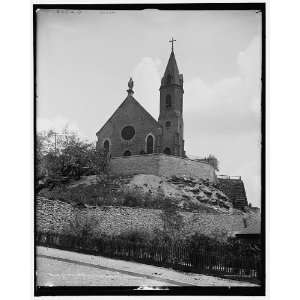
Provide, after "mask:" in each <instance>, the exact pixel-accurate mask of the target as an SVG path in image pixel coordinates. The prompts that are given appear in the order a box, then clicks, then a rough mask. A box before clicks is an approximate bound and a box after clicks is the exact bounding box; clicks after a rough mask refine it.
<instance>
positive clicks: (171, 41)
mask: <svg viewBox="0 0 300 300" xmlns="http://www.w3.org/2000/svg"><path fill="white" fill-rule="evenodd" d="M174 42H176V40H174V39H173V38H172V39H171V40H170V41H169V43H172V52H173V49H174V45H173V44H174Z"/></svg>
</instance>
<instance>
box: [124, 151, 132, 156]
mask: <svg viewBox="0 0 300 300" xmlns="http://www.w3.org/2000/svg"><path fill="white" fill-rule="evenodd" d="M123 155H124V156H131V152H130V151H129V150H126V151H125V152H124V154H123Z"/></svg>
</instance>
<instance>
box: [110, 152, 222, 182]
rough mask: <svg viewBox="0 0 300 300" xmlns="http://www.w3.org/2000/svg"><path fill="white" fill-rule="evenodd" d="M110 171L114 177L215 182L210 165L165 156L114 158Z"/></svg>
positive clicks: (213, 172)
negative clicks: (180, 177) (182, 177)
mask: <svg viewBox="0 0 300 300" xmlns="http://www.w3.org/2000/svg"><path fill="white" fill-rule="evenodd" d="M111 171H112V173H113V174H116V175H133V174H153V175H158V176H166V177H171V176H172V175H177V176H188V177H190V176H191V177H194V178H200V179H209V180H210V181H212V182H215V181H216V175H215V171H214V168H213V167H212V166H211V165H209V164H207V163H202V162H197V161H193V160H190V159H187V158H181V157H175V156H170V155H165V154H152V155H136V156H129V157H115V158H112V160H111Z"/></svg>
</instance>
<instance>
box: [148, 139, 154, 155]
mask: <svg viewBox="0 0 300 300" xmlns="http://www.w3.org/2000/svg"><path fill="white" fill-rule="evenodd" d="M146 143H147V153H148V154H151V153H153V148H154V147H153V146H154V140H153V136H152V135H149V136H148V137H147V142H146Z"/></svg>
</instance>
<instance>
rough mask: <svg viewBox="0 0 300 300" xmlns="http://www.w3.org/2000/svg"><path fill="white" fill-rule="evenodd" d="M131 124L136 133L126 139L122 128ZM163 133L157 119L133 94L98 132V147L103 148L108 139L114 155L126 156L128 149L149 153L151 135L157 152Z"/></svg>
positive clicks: (110, 150) (135, 152)
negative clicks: (148, 143)
mask: <svg viewBox="0 0 300 300" xmlns="http://www.w3.org/2000/svg"><path fill="white" fill-rule="evenodd" d="M129 126H132V128H134V135H133V137H132V138H130V139H126V136H125V138H124V137H123V136H122V129H123V128H125V127H129ZM161 133H162V130H161V127H160V126H159V124H158V123H157V121H156V120H155V119H153V118H152V116H151V115H150V114H149V113H148V112H147V111H146V110H145V109H144V108H143V107H142V106H141V105H140V104H139V103H138V102H137V101H136V100H135V99H134V98H133V96H132V95H128V97H127V98H126V99H125V100H124V102H123V103H122V104H121V105H120V107H119V108H118V109H117V111H116V112H115V113H114V114H113V115H112V117H111V118H110V119H109V120H108V121H107V122H106V124H105V125H104V126H103V127H102V129H101V130H100V131H99V132H98V133H97V138H98V142H97V149H98V150H101V149H103V148H104V143H105V142H106V141H108V143H109V152H110V154H111V156H112V157H120V156H124V154H125V152H126V151H127V153H128V154H130V155H138V154H142V153H147V152H148V151H147V139H148V137H149V136H151V137H152V138H153V147H152V153H157V152H158V150H159V140H160V136H161ZM148 150H149V149H148ZM130 155H129V156H130Z"/></svg>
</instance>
